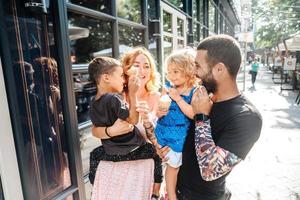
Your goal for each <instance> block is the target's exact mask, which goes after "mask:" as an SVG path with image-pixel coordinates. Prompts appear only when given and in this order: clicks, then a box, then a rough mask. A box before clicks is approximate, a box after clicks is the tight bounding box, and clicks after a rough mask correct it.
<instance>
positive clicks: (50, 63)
mask: <svg viewBox="0 0 300 200" xmlns="http://www.w3.org/2000/svg"><path fill="white" fill-rule="evenodd" d="M49 6H50V7H48V8H47V15H45V14H44V12H45V11H41V10H38V9H36V8H34V9H33V8H32V7H28V8H24V6H23V2H22V1H16V0H12V1H8V2H7V3H6V4H5V9H4V11H5V13H4V15H5V16H6V17H5V19H4V23H5V26H6V27H7V36H8V46H7V51H9V54H10V60H9V62H11V63H12V66H11V70H12V74H13V79H10V80H9V84H10V90H11V91H10V92H12V93H13V92H14V94H15V95H16V99H15V103H14V105H13V106H14V109H15V110H16V113H15V114H16V115H17V119H15V123H14V125H15V127H18V128H17V129H16V130H17V131H16V132H15V134H16V135H15V138H16V143H17V157H18V160H19V162H20V166H21V167H20V174H21V179H22V182H23V186H24V197H25V198H26V199H36V200H38V199H51V198H53V197H54V196H56V195H57V194H59V193H61V192H62V191H64V190H65V189H66V188H68V187H70V186H71V185H72V181H71V177H70V169H69V163H70V162H69V149H70V148H68V142H67V141H66V131H65V113H64V112H63V104H62V102H63V95H62V94H61V80H60V75H59V74H60V71H61V67H62V66H61V65H59V63H58V62H57V60H58V55H57V46H56V44H57V39H56V37H55V35H56V33H55V28H54V27H55V26H54V24H55V22H54V19H53V16H54V13H52V4H50V5H49ZM6 59H8V58H6ZM11 103H12V102H11Z"/></svg>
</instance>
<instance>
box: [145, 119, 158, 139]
mask: <svg viewBox="0 0 300 200" xmlns="http://www.w3.org/2000/svg"><path fill="white" fill-rule="evenodd" d="M143 125H144V128H145V130H146V136H147V138H148V139H149V140H150V141H151V142H153V141H154V140H156V137H155V133H154V126H153V123H152V122H150V121H148V120H147V121H145V120H144V123H143Z"/></svg>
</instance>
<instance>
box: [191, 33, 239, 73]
mask: <svg viewBox="0 0 300 200" xmlns="http://www.w3.org/2000/svg"><path fill="white" fill-rule="evenodd" d="M197 50H207V58H206V59H207V60H206V61H207V62H208V64H209V66H210V67H212V66H214V65H216V64H217V63H219V62H221V63H223V64H224V65H225V66H226V68H227V69H228V72H229V74H230V75H231V76H232V77H236V76H237V74H238V71H239V69H240V65H241V60H242V57H241V50H240V47H239V43H238V42H237V41H236V40H235V39H234V38H233V37H231V36H229V35H214V36H210V37H207V38H205V39H204V40H202V41H201V42H200V43H199V45H198V47H197Z"/></svg>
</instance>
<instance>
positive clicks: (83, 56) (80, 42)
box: [68, 12, 113, 64]
mask: <svg viewBox="0 0 300 200" xmlns="http://www.w3.org/2000/svg"><path fill="white" fill-rule="evenodd" d="M68 20H69V38H70V44H71V56H72V57H71V60H72V63H73V64H82V63H88V62H90V61H91V59H92V58H94V57H96V56H112V35H113V34H112V28H111V23H110V22H107V21H103V20H99V19H94V18H91V17H87V16H84V15H80V14H75V13H72V12H69V13H68Z"/></svg>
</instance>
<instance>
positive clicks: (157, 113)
mask: <svg viewBox="0 0 300 200" xmlns="http://www.w3.org/2000/svg"><path fill="white" fill-rule="evenodd" d="M168 112H169V111H168V110H162V109H159V108H158V110H157V112H156V116H157V117H158V118H161V117H163V116H165V115H167V114H168Z"/></svg>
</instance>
